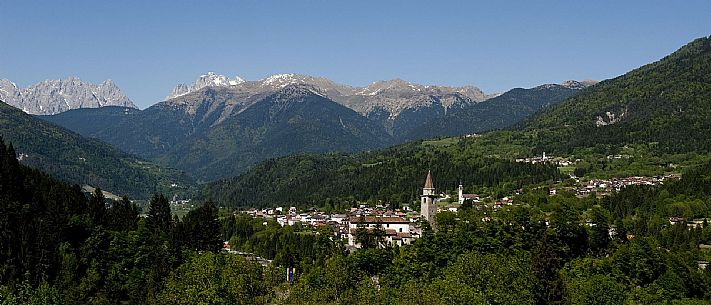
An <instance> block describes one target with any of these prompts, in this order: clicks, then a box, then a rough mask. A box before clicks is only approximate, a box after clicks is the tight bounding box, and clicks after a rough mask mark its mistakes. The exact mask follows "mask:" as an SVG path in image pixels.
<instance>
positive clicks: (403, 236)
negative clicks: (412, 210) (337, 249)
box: [348, 216, 417, 248]
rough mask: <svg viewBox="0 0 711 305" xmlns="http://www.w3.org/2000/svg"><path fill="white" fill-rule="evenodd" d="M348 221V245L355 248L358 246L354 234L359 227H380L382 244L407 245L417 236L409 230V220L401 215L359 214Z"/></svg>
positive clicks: (368, 228) (367, 228)
mask: <svg viewBox="0 0 711 305" xmlns="http://www.w3.org/2000/svg"><path fill="white" fill-rule="evenodd" d="M348 223H349V225H348V245H349V246H353V247H356V248H360V244H358V243H357V242H356V236H355V234H356V232H358V230H359V229H366V230H369V231H372V230H374V229H376V228H380V229H382V231H383V232H384V236H383V243H384V245H392V246H403V245H409V244H411V243H412V242H413V241H414V240H415V238H416V236H417V234H414V232H410V221H409V220H407V219H404V218H402V217H387V216H360V217H351V218H350V219H349V222H348ZM384 245H383V246H384Z"/></svg>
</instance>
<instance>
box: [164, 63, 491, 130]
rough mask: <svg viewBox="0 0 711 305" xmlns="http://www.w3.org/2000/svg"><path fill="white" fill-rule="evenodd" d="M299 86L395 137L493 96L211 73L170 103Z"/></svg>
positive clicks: (403, 84) (470, 89) (401, 84)
mask: <svg viewBox="0 0 711 305" xmlns="http://www.w3.org/2000/svg"><path fill="white" fill-rule="evenodd" d="M297 84H298V85H310V86H314V87H315V88H317V89H318V91H319V92H320V93H321V94H322V95H325V96H327V97H328V98H330V99H332V100H334V101H336V102H338V103H340V104H342V105H345V106H346V107H348V108H351V109H353V110H355V111H356V112H358V113H360V114H362V115H363V116H366V117H368V118H370V119H371V120H373V121H375V122H377V123H378V124H380V125H382V126H383V127H384V128H385V129H386V130H387V131H388V133H390V134H391V135H393V136H395V137H400V136H402V135H403V134H405V133H407V132H408V131H410V130H411V129H412V128H415V127H417V126H419V125H420V124H422V122H425V121H427V120H430V119H433V118H437V117H441V116H443V115H445V114H447V113H451V112H456V111H457V110H459V109H461V108H464V107H466V106H468V105H471V104H475V103H477V102H480V101H483V100H486V99H487V98H489V97H491V96H490V95H486V94H484V92H482V91H481V90H480V89H479V88H477V87H474V86H464V87H447V86H425V85H419V84H414V83H411V82H407V81H404V80H401V79H394V80H387V81H377V82H374V83H372V84H370V85H368V86H366V87H353V86H349V85H344V84H338V83H336V82H333V81H331V80H329V79H327V78H324V77H315V76H309V75H300V74H276V75H272V76H269V77H266V78H264V79H261V80H256V81H245V80H243V79H242V78H240V77H235V78H232V79H231V78H228V77H226V76H224V75H218V74H215V73H213V72H208V73H207V74H204V75H201V76H200V77H199V78H198V79H197V80H196V81H195V82H194V83H192V84H191V85H185V84H179V85H178V86H177V87H176V88H175V89H173V92H172V93H171V95H169V96H168V100H170V99H172V98H175V97H179V96H183V95H185V94H188V93H190V92H196V91H199V90H200V89H202V88H206V87H210V88H220V89H223V90H231V91H236V92H242V93H243V94H244V95H245V96H257V95H260V94H261V95H265V94H269V93H271V92H274V91H276V90H279V89H281V88H284V87H285V86H288V85H297ZM252 101H254V99H252Z"/></svg>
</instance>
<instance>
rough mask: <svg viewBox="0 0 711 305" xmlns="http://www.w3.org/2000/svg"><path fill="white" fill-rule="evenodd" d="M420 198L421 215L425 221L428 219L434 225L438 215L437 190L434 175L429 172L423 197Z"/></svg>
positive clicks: (423, 189)
mask: <svg viewBox="0 0 711 305" xmlns="http://www.w3.org/2000/svg"><path fill="white" fill-rule="evenodd" d="M420 198H421V204H420V214H421V215H422V217H424V219H427V221H428V222H429V223H430V224H431V225H434V215H435V213H437V206H436V205H435V198H437V195H435V188H434V184H433V183H432V173H431V172H429V171H428V172H427V178H426V179H425V187H423V188H422V196H420Z"/></svg>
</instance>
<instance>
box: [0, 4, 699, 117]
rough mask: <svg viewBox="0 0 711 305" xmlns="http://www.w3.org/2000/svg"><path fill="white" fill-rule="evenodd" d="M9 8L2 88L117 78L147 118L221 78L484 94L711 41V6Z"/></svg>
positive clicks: (1, 41)
mask: <svg viewBox="0 0 711 305" xmlns="http://www.w3.org/2000/svg"><path fill="white" fill-rule="evenodd" d="M503 2H504V1H482V2H475V1H394V0H392V1H388V0H385V1H383V0H380V1H365V0H359V1H305V0H304V1H299V0H290V1H268V0H260V1H175V0H174V1H131V0H129V1H50V0H47V1H35V0H27V1H20V0H17V1H13V0H3V1H0V28H2V29H3V30H2V31H0V78H8V79H10V80H12V81H14V82H16V83H17V84H18V85H19V86H22V87H24V86H28V85H30V84H33V83H36V82H38V81H41V80H44V79H56V78H65V77H67V76H78V77H80V78H82V79H83V80H86V81H91V82H100V81H102V80H104V79H113V80H114V82H116V83H117V84H118V85H119V86H120V87H121V88H122V89H123V90H124V91H125V92H126V94H127V95H128V96H129V97H130V98H131V99H133V101H134V102H135V103H136V104H137V105H138V106H139V107H141V108H145V107H147V106H150V105H152V104H154V103H156V102H159V101H161V100H162V99H163V97H164V96H166V95H167V94H168V93H169V92H170V90H171V89H172V88H173V87H174V86H175V84H177V83H179V82H191V81H193V80H194V79H195V78H196V77H197V76H198V75H200V74H202V73H204V72H207V71H215V72H218V73H221V74H226V75H228V76H234V75H239V76H241V77H243V78H245V79H249V80H254V79H260V78H263V77H265V76H268V75H271V74H277V73H302V74H310V75H317V76H324V77H328V78H330V79H332V80H334V81H337V82H341V83H347V84H351V85H358V86H362V85H367V84H369V83H371V82H373V81H375V80H382V79H392V78H402V79H405V80H408V81H412V82H417V83H422V84H441V85H465V84H472V85H476V86H479V87H480V88H482V89H483V90H484V91H485V92H502V91H505V90H508V89H511V88H514V87H532V86H536V85H539V84H542V83H559V82H561V81H563V80H567V79H597V80H601V79H606V78H611V77H614V76H617V75H620V74H623V73H624V72H626V71H629V70H630V69H633V68H636V67H638V66H640V65H643V64H646V63H649V62H652V61H655V60H657V59H660V58H661V57H663V56H664V55H666V54H668V53H671V52H673V51H674V50H676V49H678V48H679V47H681V46H682V45H684V44H686V43H687V42H689V41H691V40H693V39H694V38H698V37H701V36H709V35H711V17H709V12H711V1H585V2H583V1H579V2H578V1H508V2H505V3H503Z"/></svg>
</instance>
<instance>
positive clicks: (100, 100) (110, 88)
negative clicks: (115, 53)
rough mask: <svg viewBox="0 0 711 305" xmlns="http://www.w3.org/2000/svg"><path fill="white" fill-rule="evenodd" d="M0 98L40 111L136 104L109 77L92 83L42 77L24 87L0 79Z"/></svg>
mask: <svg viewBox="0 0 711 305" xmlns="http://www.w3.org/2000/svg"><path fill="white" fill-rule="evenodd" d="M0 100H1V101H4V102H5V103H7V104H9V105H11V106H14V107H16V108H19V109H21V110H22V111H24V112H26V113H29V114H41V115H51V114H57V113H61V112H64V111H68V110H72V109H79V108H98V107H103V106H122V107H131V108H136V106H135V105H134V104H133V102H131V100H130V99H129V98H128V97H127V96H126V95H125V94H124V93H123V91H121V89H120V88H119V87H118V86H116V84H114V82H113V81H111V80H105V81H104V82H102V83H101V84H98V85H95V84H91V83H87V82H84V81H82V80H80V79H79V78H77V77H69V78H66V79H61V80H45V81H42V82H39V83H37V84H34V85H32V86H29V87H27V88H19V87H17V85H16V84H15V83H13V82H11V81H10V80H7V79H0Z"/></svg>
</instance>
